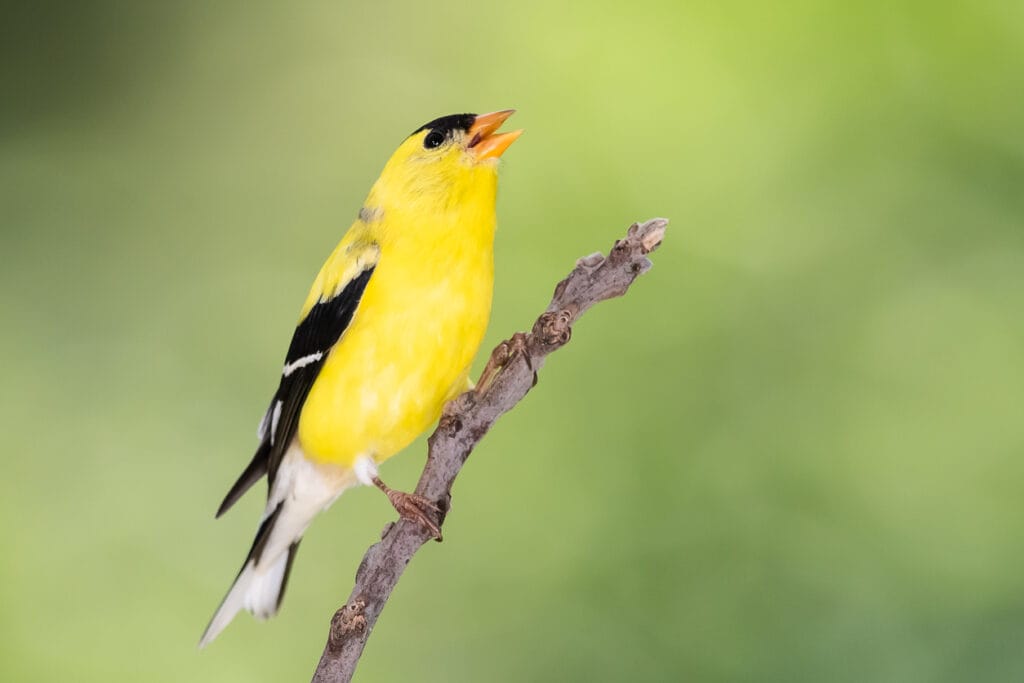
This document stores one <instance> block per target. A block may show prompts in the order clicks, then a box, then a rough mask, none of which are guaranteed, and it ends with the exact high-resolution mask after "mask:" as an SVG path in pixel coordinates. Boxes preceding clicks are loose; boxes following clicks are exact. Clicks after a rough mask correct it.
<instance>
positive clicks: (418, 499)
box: [386, 489, 442, 542]
mask: <svg viewBox="0 0 1024 683" xmlns="http://www.w3.org/2000/svg"><path fill="white" fill-rule="evenodd" d="M386 493H387V496H388V500H390V501H391V504H392V505H393V506H394V508H395V510H397V511H398V514H399V515H401V516H402V517H403V518H405V519H408V520H411V521H413V522H417V523H418V524H419V525H420V526H422V527H423V528H424V529H426V530H427V531H429V532H430V534H431V536H433V537H434V539H435V540H436V541H438V542H440V541H441V540H442V537H441V527H439V526H438V525H437V522H436V521H435V519H438V518H440V516H441V508H439V507H437V505H435V504H434V503H433V502H431V501H430V500H429V499H427V498H424V497H423V496H420V495H417V494H415V493H405V492H404V491H395V490H394V489H390V490H388V491H386Z"/></svg>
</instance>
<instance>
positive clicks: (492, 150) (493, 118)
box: [468, 109, 523, 161]
mask: <svg viewBox="0 0 1024 683" xmlns="http://www.w3.org/2000/svg"><path fill="white" fill-rule="evenodd" d="M515 113H516V110H515V109H504V110H502V111H495V112H491V113H490V114H480V116H477V117H476V119H475V120H474V121H473V125H472V126H470V127H469V145H468V147H469V151H470V152H472V153H473V155H474V156H476V158H477V159H479V160H481V161H482V160H484V159H497V158H498V157H500V156H501V155H502V154H503V153H504V152H505V150H506V149H508V148H509V145H511V144H512V143H513V142H515V141H516V138H518V137H519V136H520V135H522V134H523V131H521V130H514V131H511V132H509V133H498V132H496V131H497V130H498V128H500V127H501V124H503V123H504V122H505V119H507V118H508V117H510V116H512V114H515Z"/></svg>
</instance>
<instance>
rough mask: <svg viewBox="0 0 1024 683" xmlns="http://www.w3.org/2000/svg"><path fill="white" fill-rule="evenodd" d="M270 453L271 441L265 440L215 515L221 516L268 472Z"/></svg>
mask: <svg viewBox="0 0 1024 683" xmlns="http://www.w3.org/2000/svg"><path fill="white" fill-rule="evenodd" d="M269 454H270V441H269V439H268V440H265V441H264V442H263V443H261V444H260V447H259V448H258V449H256V454H255V455H253V456H252V460H251V461H250V462H249V465H248V467H246V468H245V471H244V472H242V474H241V476H239V477H238V481H236V482H235V484H234V486H232V487H231V490H230V491H228V494H227V495H226V496H224V502H222V503H221V504H220V507H219V508H217V514H216V515H215V517H220V516H221V515H223V514H224V513H225V512H227V511H228V510H229V509H230V508H231V506H232V505H234V504H235V503H236V502H237V501H238V499H239V498H241V497H242V496H243V495H245V492H246V491H248V490H249V489H250V488H252V485H253V484H255V483H256V482H258V481H259V480H260V478H262V477H263V475H264V474H266V473H267V462H268V457H267V456H268V455H269Z"/></svg>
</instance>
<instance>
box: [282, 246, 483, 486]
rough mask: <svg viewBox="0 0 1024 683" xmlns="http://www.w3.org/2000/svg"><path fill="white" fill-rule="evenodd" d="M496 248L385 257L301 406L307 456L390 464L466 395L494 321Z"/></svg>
mask: <svg viewBox="0 0 1024 683" xmlns="http://www.w3.org/2000/svg"><path fill="white" fill-rule="evenodd" d="M489 232H491V234H493V228H492V230H491V231H489ZM485 234H486V233H485ZM491 244H492V243H491V240H490V239H486V240H483V241H482V242H476V241H473V243H466V244H462V245H459V246H460V247H461V248H459V249H451V248H446V247H445V246H444V245H433V244H432V245H415V244H409V245H405V246H404V247H403V248H396V249H395V250H392V251H390V252H389V251H384V250H382V252H381V256H380V261H379V262H378V264H377V267H376V269H375V271H374V273H373V276H372V277H371V278H370V282H369V284H368V285H367V287H366V291H365V293H364V294H363V298H362V301H361V302H360V305H359V308H358V310H357V311H356V314H355V317H354V318H353V320H352V323H351V325H350V327H349V329H348V330H346V332H345V334H344V335H343V337H342V339H341V341H340V342H339V343H338V344H337V345H336V346H335V347H334V349H333V351H332V352H331V353H330V355H329V356H328V358H327V361H326V362H325V363H324V366H323V368H322V369H321V371H320V375H319V376H318V378H317V381H316V383H315V384H314V385H313V388H312V389H311V391H310V393H309V396H308V398H307V399H306V403H305V405H304V407H303V410H302V414H301V416H300V419H299V430H298V439H299V443H300V446H301V447H302V449H303V451H304V452H305V454H306V456H307V457H309V458H310V459H312V460H314V461H318V462H327V463H335V464H339V465H345V466H351V465H352V463H353V462H354V461H355V460H356V458H358V457H360V456H362V455H368V456H371V457H373V458H374V459H375V460H377V461H378V462H380V461H383V460H385V459H387V458H389V457H391V456H392V455H394V454H395V453H397V452H398V451H400V450H402V449H403V448H405V447H406V446H407V445H409V443H410V442H411V441H412V440H413V439H415V438H416V437H417V436H419V435H420V434H421V433H422V432H423V431H424V430H425V429H426V428H427V427H428V426H430V424H431V423H433V422H434V421H435V420H436V419H437V418H438V417H439V416H440V414H441V409H442V408H443V406H444V404H445V402H447V401H448V400H450V399H451V398H453V397H454V396H456V395H457V394H458V393H459V392H461V391H462V390H464V389H465V388H466V386H467V378H468V373H469V367H470V364H471V363H472V361H473V357H474V356H475V355H476V352H477V349H478V348H479V346H480V342H481V341H482V339H483V335H484V332H485V330H486V328H487V320H488V317H489V316H490V308H491V292H492V288H493V279H494V275H493V272H494V270H493V253H492V247H491Z"/></svg>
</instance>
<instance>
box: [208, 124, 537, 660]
mask: <svg viewBox="0 0 1024 683" xmlns="http://www.w3.org/2000/svg"><path fill="white" fill-rule="evenodd" d="M513 111H514V110H511V109H507V110H505V111H498V112H494V113H491V114H482V115H480V116H477V115H474V114H454V115H451V116H443V117H441V118H438V119H435V120H434V121H431V122H430V123H428V124H426V125H424V126H423V127H421V128H419V129H417V130H416V131H415V132H414V133H413V134H412V135H410V136H409V137H408V138H407V139H406V140H405V141H404V142H403V143H402V144H401V145H400V146H399V147H398V149H397V150H396V151H395V153H394V154H393V155H392V156H391V158H390V159H389V160H388V162H387V164H386V165H385V166H384V170H383V171H382V172H381V174H380V177H379V178H378V179H377V182H375V183H374V184H373V187H372V188H371V189H370V194H369V196H368V197H367V198H366V202H365V203H364V204H363V207H362V208H361V209H360V210H359V217H358V219H357V220H356V221H355V223H353V224H352V227H350V228H349V230H348V232H347V233H346V234H345V236H344V237H343V238H342V240H341V242H340V243H339V244H338V246H337V247H336V248H335V249H334V251H333V252H332V253H331V255H330V256H329V257H328V258H327V262H326V263H324V266H323V268H321V270H320V273H319V275H317V277H316V280H315V281H314V282H313V287H312V289H311V290H310V292H309V295H308V296H307V297H306V301H305V304H303V306H302V311H301V314H300V315H299V321H298V325H297V327H296V328H295V333H294V335H293V336H292V341H291V345H290V346H289V347H288V354H287V356H286V358H285V362H284V368H283V369H282V371H281V382H280V385H279V386H278V389H277V393H275V394H274V397H273V399H272V400H271V401H270V406H269V408H267V412H266V414H265V415H264V416H263V420H262V421H261V422H260V426H259V431H258V434H259V440H260V443H259V447H258V448H257V450H256V454H255V455H254V456H253V458H252V462H250V463H249V465H248V467H246V468H245V471H244V472H242V474H241V476H240V477H239V478H238V481H236V482H235V484H234V486H232V487H231V490H230V491H228V494H227V496H226V497H225V498H224V502H223V503H222V504H221V506H220V509H219V510H218V511H217V516H218V517H219V516H220V515H222V514H223V513H224V512H225V511H227V509H228V508H230V507H231V506H232V505H233V504H234V503H235V501H237V500H238V499H239V498H240V497H241V496H242V494H244V493H245V492H246V491H247V490H248V489H249V488H250V487H251V486H252V485H253V484H255V483H256V482H257V481H258V480H259V479H260V478H261V477H263V476H264V475H266V476H267V483H268V485H269V487H268V493H267V505H266V508H265V510H264V511H263V516H262V518H261V520H260V525H259V529H258V531H257V532H256V538H255V540H254V541H253V544H252V548H251V549H250V550H249V555H248V556H247V557H246V558H245V563H244V564H243V565H242V569H241V571H240V572H239V574H238V577H237V578H236V579H235V582H234V583H233V584H232V586H231V589H230V590H229V591H228V594H227V596H225V598H224V600H223V602H222V603H221V605H220V607H219V608H218V609H217V612H216V613H215V614H214V615H213V619H211V620H210V624H209V626H207V628H206V631H205V633H203V637H202V639H201V640H200V642H199V645H200V647H203V646H205V645H206V644H208V643H209V642H210V641H212V640H213V639H214V638H215V637H216V636H217V634H218V633H220V632H221V631H222V630H223V629H224V628H225V627H226V626H227V625H228V624H229V623H230V622H231V620H232V619H233V618H234V616H235V614H237V613H238V612H239V610H241V609H243V608H244V609H246V610H248V611H249V612H251V613H252V614H253V615H255V616H256V617H257V618H260V619H264V618H267V617H270V616H272V615H274V614H275V613H276V612H277V610H278V608H279V607H280V605H281V598H282V596H283V595H284V588H285V583H286V582H287V580H288V573H289V570H290V569H291V566H292V562H293V561H294V559H295V552H296V550H297V549H298V547H299V541H300V540H301V539H302V535H303V534H304V533H305V531H306V529H307V528H308V527H309V524H310V522H311V521H312V520H313V518H314V517H315V516H316V515H317V514H318V513H320V512H323V511H324V510H326V509H327V508H328V507H330V505H331V504H332V503H333V502H334V501H335V500H336V499H337V498H338V496H339V495H341V493H342V492H343V491H345V489H347V488H350V487H352V486H355V485H356V484H365V485H370V486H376V487H377V488H379V489H381V490H382V491H384V493H386V494H387V496H388V499H389V500H390V501H391V503H392V505H394V507H395V508H396V509H397V510H398V511H399V513H401V514H402V516H405V517H409V518H413V519H416V520H418V521H419V522H420V523H421V524H423V525H424V526H425V527H426V528H427V529H429V530H430V531H431V532H432V533H433V534H434V535H435V536H436V537H438V538H440V531H439V530H438V528H437V525H436V523H435V521H434V519H435V517H434V513H436V511H437V509H436V507H434V505H433V503H431V502H430V501H428V500H426V499H424V498H421V497H419V496H416V495H414V494H409V493H402V492H400V491H395V490H393V489H391V488H389V487H388V486H386V485H385V484H384V483H383V482H382V481H381V479H380V477H379V476H378V472H377V466H378V464H379V463H381V462H383V461H384V460H386V459H388V458H390V457H391V456H392V455H394V454H395V453H397V452H398V451H400V450H402V449H403V448H405V447H406V446H407V445H409V443H410V442H411V441H412V440H413V439H415V438H416V437H417V436H418V435H419V434H420V433H422V432H423V431H424V430H425V429H426V428H427V427H428V426H429V425H430V424H431V423H433V422H434V421H435V420H436V419H437V418H438V417H439V416H440V414H441V409H442V407H443V406H444V404H445V402H447V401H448V400H450V399H452V398H454V397H455V396H456V395H458V394H459V393H460V392H462V391H464V390H465V389H467V388H468V387H469V366H470V363H471V362H472V360H473V356H474V355H476V352H477V349H478V347H479V346H480V342H481V340H482V339H483V336H484V331H485V329H486V327H487V319H488V317H489V315H490V308H491V291H492V289H493V284H494V282H493V281H494V229H495V208H494V204H495V195H496V192H497V165H498V158H499V157H500V156H501V155H502V153H504V151H505V150H506V149H507V148H508V147H509V145H511V144H512V143H513V142H514V141H515V140H516V138H518V137H519V135H520V134H521V133H522V131H521V130H517V131H512V132H508V133H498V132H497V131H498V128H499V127H500V126H501V124H502V123H503V122H504V121H505V119H507V118H508V117H509V116H511V115H512V113H513Z"/></svg>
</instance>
